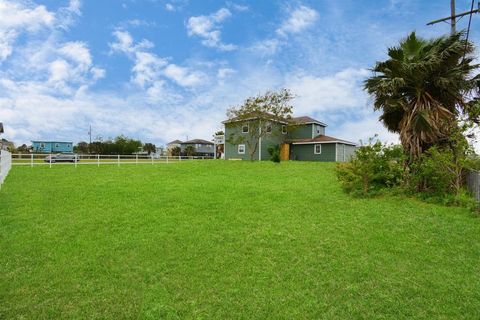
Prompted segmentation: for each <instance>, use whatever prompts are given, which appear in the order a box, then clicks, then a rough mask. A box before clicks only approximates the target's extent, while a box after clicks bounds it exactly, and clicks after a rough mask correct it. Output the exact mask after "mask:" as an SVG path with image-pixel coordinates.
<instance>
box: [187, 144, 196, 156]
mask: <svg viewBox="0 0 480 320" xmlns="http://www.w3.org/2000/svg"><path fill="white" fill-rule="evenodd" d="M195 152H196V150H195V147H194V146H186V147H185V155H186V156H188V157H193V156H194V155H195Z"/></svg>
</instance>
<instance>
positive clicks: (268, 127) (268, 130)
mask: <svg viewBox="0 0 480 320" xmlns="http://www.w3.org/2000/svg"><path fill="white" fill-rule="evenodd" d="M267 133H272V124H270V123H269V124H267Z"/></svg>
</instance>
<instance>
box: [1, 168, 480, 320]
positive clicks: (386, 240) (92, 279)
mask: <svg viewBox="0 0 480 320" xmlns="http://www.w3.org/2000/svg"><path fill="white" fill-rule="evenodd" d="M0 204H1V206H0V277H1V278H0V279H1V281H0V318H5V319H9V318H22V319H23V318H25V319H42V318H43V319H55V318H57V319H59V318H88V319H95V318H97V319H124V318H125V319H132V318H135V319H184V318H187V319H189V318H203V319H227V318H228V319H266V318H274V319H319V318H325V319H333V318H344V319H351V318H364V319H372V318H381V319H401V318H403V319H411V318H423V319H441V318H443V319H451V318H465V319H478V318H480V219H479V218H478V216H476V215H475V214H472V213H469V212H468V211H467V210H465V209H462V208H451V207H450V208H449V207H442V206H437V205H431V204H425V203H422V202H419V201H415V200H410V199H404V198H389V197H385V198H378V199H353V198H350V197H349V196H348V195H346V194H344V193H343V192H342V191H341V189H340V187H339V185H338V183H337V181H336V178H335V176H334V172H333V164H322V163H307V162H289V163H287V162H284V163H281V164H280V165H275V164H273V163H270V162H262V163H258V162H255V163H251V162H223V161H204V162H202V161H193V162H183V163H175V164H168V165H167V164H158V165H153V166H152V165H146V164H144V165H137V166H136V165H128V166H127V165H125V166H121V167H117V166H114V165H112V166H108V165H105V166H101V167H99V168H97V167H96V166H78V168H74V167H73V166H54V167H53V168H51V169H50V168H48V167H34V168H29V167H14V168H13V169H12V171H11V173H10V175H9V176H8V178H7V180H6V183H5V184H4V186H3V187H2V189H1V191H0Z"/></svg>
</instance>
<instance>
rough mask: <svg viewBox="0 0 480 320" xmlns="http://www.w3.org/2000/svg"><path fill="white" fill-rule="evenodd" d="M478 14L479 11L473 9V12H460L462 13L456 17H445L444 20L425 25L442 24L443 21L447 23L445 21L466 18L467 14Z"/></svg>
mask: <svg viewBox="0 0 480 320" xmlns="http://www.w3.org/2000/svg"><path fill="white" fill-rule="evenodd" d="M479 12H480V9H475V10H472V11H466V12H462V13H459V14H456V15H454V16H451V17H446V18H442V19H438V20H434V21H430V22H429V23H427V26H431V25H433V24H436V23H439V22H443V21H447V20H451V19H456V18H460V17H463V16H466V15H469V14H472V13H479Z"/></svg>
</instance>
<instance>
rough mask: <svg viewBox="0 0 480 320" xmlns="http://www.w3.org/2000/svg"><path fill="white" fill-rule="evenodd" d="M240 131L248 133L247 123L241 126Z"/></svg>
mask: <svg viewBox="0 0 480 320" xmlns="http://www.w3.org/2000/svg"><path fill="white" fill-rule="evenodd" d="M242 133H248V123H247V124H244V125H243V126H242Z"/></svg>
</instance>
